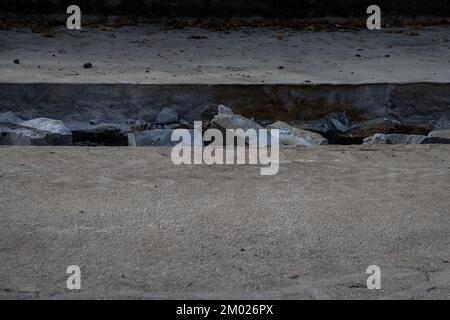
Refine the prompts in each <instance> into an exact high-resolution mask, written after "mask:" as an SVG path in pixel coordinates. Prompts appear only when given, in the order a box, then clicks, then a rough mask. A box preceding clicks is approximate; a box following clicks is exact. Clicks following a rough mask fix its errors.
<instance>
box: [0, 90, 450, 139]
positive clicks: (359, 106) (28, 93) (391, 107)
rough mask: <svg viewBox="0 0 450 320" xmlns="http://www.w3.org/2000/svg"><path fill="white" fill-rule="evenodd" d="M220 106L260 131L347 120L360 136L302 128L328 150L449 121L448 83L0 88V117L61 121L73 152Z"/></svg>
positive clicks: (206, 116)
mask: <svg viewBox="0 0 450 320" xmlns="http://www.w3.org/2000/svg"><path fill="white" fill-rule="evenodd" d="M219 104H222V105H225V106H227V107H229V108H231V109H232V110H233V112H234V113H235V114H238V115H242V116H243V117H246V118H248V119H251V120H252V121H255V122H257V123H259V124H262V125H263V126H265V125H267V124H270V123H272V122H274V121H283V122H286V123H289V124H295V125H299V126H300V127H302V128H303V127H307V126H308V125H311V124H314V123H317V122H319V121H322V120H323V119H324V118H326V117H329V116H330V115H333V114H338V115H340V114H345V116H346V117H347V118H348V121H349V122H351V124H352V128H354V127H358V126H359V127H361V126H362V127H363V129H364V130H363V129H361V130H360V132H356V133H354V131H355V130H353V131H352V132H350V133H342V132H339V131H336V130H331V131H328V132H321V131H317V130H316V129H315V128H310V129H308V130H311V131H312V132H318V133H320V134H322V136H323V137H325V138H327V139H328V141H329V144H340V145H351V144H361V143H362V142H363V139H364V138H366V137H367V136H369V135H370V134H373V133H400V134H421V135H426V134H428V133H429V132H430V131H432V130H433V126H434V125H435V124H436V122H437V121H439V119H441V118H443V117H444V118H448V119H450V84H441V83H410V84H390V83H384V84H383V83H382V84H361V85H328V84H324V85H303V84H302V85H282V84H280V85H206V84H195V85H165V84H142V85H141V84H48V83H37V84H13V83H2V84H0V112H13V113H14V114H15V115H17V116H18V117H20V118H22V119H25V120H29V119H33V118H37V117H47V118H51V119H57V120H61V121H63V122H64V123H65V124H66V125H67V126H68V127H69V128H70V130H71V131H72V136H73V144H74V145H76V146H127V145H128V133H130V132H134V131H142V130H148V129H152V128H164V126H156V124H155V119H156V117H157V116H158V114H159V112H160V111H161V110H162V109H163V108H166V107H167V108H173V109H175V110H176V112H177V113H178V115H179V119H180V121H182V122H183V125H179V127H183V128H192V127H193V122H194V121H203V123H208V122H209V121H210V120H211V118H212V117H213V116H214V115H215V113H217V106H218V105H219ZM380 119H381V120H380ZM383 119H384V120H383ZM386 119H387V120H386ZM371 121H372V122H373V123H375V124H374V125H372V127H370V125H371ZM377 121H379V122H377ZM380 121H381V122H380ZM383 121H390V122H389V123H388V122H383ZM394 122H395V125H390V123H394ZM364 126H369V127H367V128H364ZM3 134H4V133H2V135H3ZM2 139H3V138H2Z"/></svg>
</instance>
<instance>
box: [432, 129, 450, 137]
mask: <svg viewBox="0 0 450 320" xmlns="http://www.w3.org/2000/svg"><path fill="white" fill-rule="evenodd" d="M428 136H429V137H434V138H444V139H450V129H448V130H437V131H432V132H430V133H429V134H428Z"/></svg>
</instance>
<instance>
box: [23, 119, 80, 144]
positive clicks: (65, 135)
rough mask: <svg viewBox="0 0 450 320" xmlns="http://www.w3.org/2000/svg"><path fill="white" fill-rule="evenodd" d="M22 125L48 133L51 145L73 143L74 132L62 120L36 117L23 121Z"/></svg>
mask: <svg viewBox="0 0 450 320" xmlns="http://www.w3.org/2000/svg"><path fill="white" fill-rule="evenodd" d="M20 125H21V126H23V127H27V128H32V129H37V130H39V131H42V132H46V133H48V134H49V135H50V138H51V145H72V132H71V131H70V129H69V128H68V127H66V125H65V124H64V123H63V122H62V121H60V120H54V119H49V118H36V119H33V120H29V121H25V122H22V123H21V124H20Z"/></svg>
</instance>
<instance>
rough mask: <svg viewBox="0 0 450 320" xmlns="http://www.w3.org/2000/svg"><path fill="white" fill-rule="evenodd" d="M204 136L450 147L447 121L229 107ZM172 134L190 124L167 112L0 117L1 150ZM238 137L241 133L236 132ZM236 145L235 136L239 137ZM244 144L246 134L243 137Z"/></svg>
mask: <svg viewBox="0 0 450 320" xmlns="http://www.w3.org/2000/svg"><path fill="white" fill-rule="evenodd" d="M205 114H207V116H205V118H202V119H201V121H202V122H203V130H207V129H209V128H215V129H219V130H221V131H222V132H225V131H226V130H227V129H234V130H235V129H242V132H245V131H246V130H248V129H256V130H258V129H263V128H266V129H268V130H269V131H270V130H272V129H278V130H279V132H280V145H281V146H306V147H312V146H320V145H327V144H344V145H346V144H436V143H442V144H448V143H450V121H449V120H448V118H446V117H445V116H442V117H441V118H439V119H438V120H435V121H433V122H429V124H428V127H430V130H429V131H426V130H424V129H423V126H422V125H418V126H416V127H415V126H411V124H409V123H408V125H405V124H404V123H402V121H401V120H398V119H395V118H394V117H392V118H389V117H384V118H374V119H369V120H363V121H361V120H359V121H356V120H354V119H352V118H351V117H350V116H349V115H347V114H346V113H345V112H331V113H329V114H328V115H326V116H325V117H323V118H321V119H317V120H314V121H310V122H307V123H306V122H304V123H298V122H295V121H291V122H290V121H285V122H283V121H273V120H272V121H270V120H267V119H253V118H252V119H248V118H246V117H244V116H242V115H239V114H236V113H234V112H233V110H232V109H231V108H229V107H226V106H223V105H219V106H216V107H214V108H212V109H209V110H207V112H206V113H205ZM176 129H188V130H190V131H191V132H192V130H193V121H192V122H188V121H186V120H184V119H183V118H182V117H180V115H179V114H178V113H177V110H176V109H175V108H170V107H165V108H162V109H161V110H160V111H159V113H155V117H154V118H147V120H144V119H139V120H131V119H130V120H128V121H125V122H120V123H118V122H114V123H110V122H107V121H104V122H102V121H94V120H86V121H81V120H79V121H78V122H70V123H64V122H63V121H61V120H57V119H50V118H45V117H38V118H33V119H30V120H25V119H22V118H20V117H19V116H17V115H16V114H15V113H13V112H11V111H9V112H4V113H0V145H15V146H70V145H75V146H173V145H176V144H177V142H174V141H171V136H172V133H173V132H174V130H176ZM238 134H239V132H238ZM237 138H238V139H239V136H238V137H237ZM241 138H242V139H244V140H245V139H246V136H245V134H244V135H243V136H242V137H241Z"/></svg>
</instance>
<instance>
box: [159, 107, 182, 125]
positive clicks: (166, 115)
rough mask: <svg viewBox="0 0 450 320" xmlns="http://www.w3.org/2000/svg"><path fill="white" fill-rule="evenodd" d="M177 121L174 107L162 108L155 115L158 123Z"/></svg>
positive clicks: (164, 123)
mask: <svg viewBox="0 0 450 320" xmlns="http://www.w3.org/2000/svg"><path fill="white" fill-rule="evenodd" d="M176 122H178V113H177V111H176V110H175V109H174V108H163V109H162V110H161V112H160V113H159V114H158V117H156V123H157V124H160V125H166V124H172V123H176Z"/></svg>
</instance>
